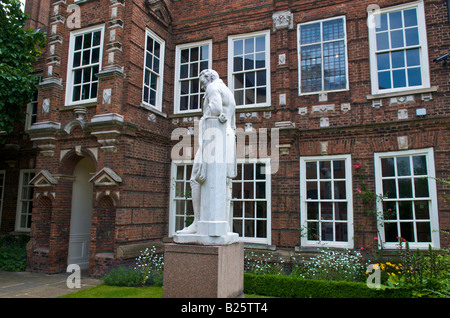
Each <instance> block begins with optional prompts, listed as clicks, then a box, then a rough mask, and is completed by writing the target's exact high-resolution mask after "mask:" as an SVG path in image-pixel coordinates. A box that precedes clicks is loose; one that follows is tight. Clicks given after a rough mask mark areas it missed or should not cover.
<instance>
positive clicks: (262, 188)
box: [256, 182, 266, 199]
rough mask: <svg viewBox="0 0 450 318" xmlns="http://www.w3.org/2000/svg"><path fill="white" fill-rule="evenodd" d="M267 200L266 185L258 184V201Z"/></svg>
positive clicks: (263, 183)
mask: <svg viewBox="0 0 450 318" xmlns="http://www.w3.org/2000/svg"><path fill="white" fill-rule="evenodd" d="M265 198H266V183H265V182H256V199H265Z"/></svg>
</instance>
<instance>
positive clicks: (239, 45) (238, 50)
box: [234, 40, 244, 56]
mask: <svg viewBox="0 0 450 318" xmlns="http://www.w3.org/2000/svg"><path fill="white" fill-rule="evenodd" d="M242 54H244V41H243V40H238V41H234V55H235V56H236V55H242Z"/></svg>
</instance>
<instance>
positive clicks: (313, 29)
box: [300, 23, 321, 44]
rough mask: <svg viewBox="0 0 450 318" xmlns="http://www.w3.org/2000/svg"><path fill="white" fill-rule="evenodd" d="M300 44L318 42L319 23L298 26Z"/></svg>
mask: <svg viewBox="0 0 450 318" xmlns="http://www.w3.org/2000/svg"><path fill="white" fill-rule="evenodd" d="M300 33H301V44H309V43H317V42H320V38H321V36H320V23H311V24H307V25H302V26H301V28H300Z"/></svg>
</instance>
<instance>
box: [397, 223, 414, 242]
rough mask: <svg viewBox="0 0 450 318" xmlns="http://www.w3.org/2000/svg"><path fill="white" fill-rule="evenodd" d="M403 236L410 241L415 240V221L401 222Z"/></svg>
mask: <svg viewBox="0 0 450 318" xmlns="http://www.w3.org/2000/svg"><path fill="white" fill-rule="evenodd" d="M400 233H401V235H400V236H401V237H402V238H404V239H405V240H407V241H408V242H415V239H414V223H412V222H400Z"/></svg>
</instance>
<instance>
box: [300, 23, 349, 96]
mask: <svg viewBox="0 0 450 318" xmlns="http://www.w3.org/2000/svg"><path fill="white" fill-rule="evenodd" d="M336 19H343V20H344V38H343V41H344V51H345V82H346V84H345V88H340V89H332V90H324V89H323V88H324V81H325V77H324V67H323V44H324V43H330V42H336V41H338V40H330V41H323V39H321V40H320V42H317V43H310V44H305V45H301V32H300V28H301V27H302V26H305V25H308V24H314V23H320V30H322V29H323V22H326V21H332V20H336ZM321 35H322V32H321ZM340 41H342V40H340ZM312 44H320V45H321V54H322V55H321V58H322V90H320V91H314V92H302V87H301V84H302V59H301V47H302V46H307V45H312ZM347 47H348V46H347V19H346V17H345V16H337V17H333V18H328V19H322V20H315V21H310V22H306V23H300V24H298V25H297V60H298V76H299V81H298V94H299V96H302V95H317V94H323V93H332V92H342V91H347V90H349V77H348V72H349V69H348V50H347Z"/></svg>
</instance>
